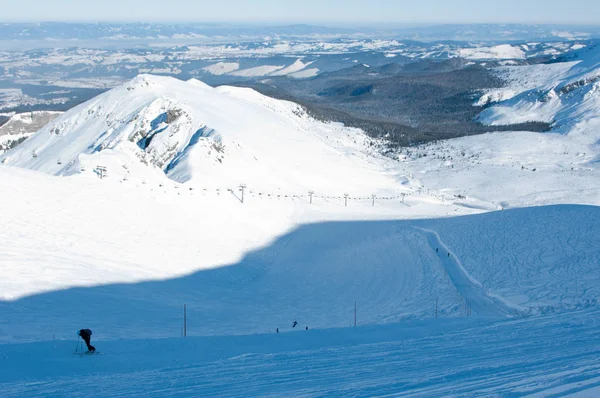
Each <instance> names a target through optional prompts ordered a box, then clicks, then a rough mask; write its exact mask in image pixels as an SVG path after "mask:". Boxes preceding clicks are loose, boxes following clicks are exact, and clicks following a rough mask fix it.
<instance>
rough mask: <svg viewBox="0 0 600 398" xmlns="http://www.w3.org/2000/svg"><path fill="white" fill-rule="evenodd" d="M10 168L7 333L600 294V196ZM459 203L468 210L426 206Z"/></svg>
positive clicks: (548, 304)
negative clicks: (207, 185) (560, 199)
mask: <svg viewBox="0 0 600 398" xmlns="http://www.w3.org/2000/svg"><path fill="white" fill-rule="evenodd" d="M0 173H2V178H0V187H2V188H1V191H2V192H3V194H2V197H3V199H4V200H7V203H12V206H11V207H10V208H8V207H7V208H3V209H2V210H0V217H1V218H2V219H3V220H8V221H7V223H6V224H5V227H4V228H3V229H2V230H0V237H1V239H0V249H1V250H2V252H3V253H5V255H4V257H3V267H2V268H1V269H0V281H1V282H0V291H2V292H3V300H4V301H2V302H1V303H0V311H1V313H2V315H3V319H5V322H4V323H2V324H0V336H1V337H0V338H1V341H2V342H18V341H36V340H40V339H41V340H47V339H50V338H51V337H52V336H53V337H56V338H60V339H63V338H66V339H69V338H70V337H71V334H72V330H76V329H77V328H78V327H79V326H78V325H80V324H84V325H87V326H86V327H90V328H91V329H92V330H95V331H97V333H98V334H99V336H101V337H100V338H102V339H116V338H128V337H130V336H131V333H132V332H133V331H135V333H136V334H137V335H139V336H140V337H142V336H143V337H146V338H166V337H177V336H180V335H181V309H182V307H183V304H186V305H187V308H188V319H189V321H188V333H189V335H196V336H198V335H234V334H247V333H264V332H267V331H272V330H274V329H275V328H277V327H280V328H283V327H285V326H286V325H289V324H290V323H291V322H292V321H294V320H297V321H298V322H300V323H301V325H302V326H309V327H311V328H323V329H325V328H331V327H345V326H350V324H351V323H352V319H353V315H352V314H353V310H354V302H355V301H356V302H357V303H358V306H359V308H360V314H361V315H360V318H359V322H360V324H363V325H364V324H388V323H395V322H401V321H404V320H406V319H423V318H425V319H427V318H432V317H434V316H435V307H436V300H437V302H438V316H440V317H461V316H465V315H466V314H471V315H473V316H477V317H479V318H482V319H485V318H488V319H506V318H511V317H518V316H521V315H526V314H531V313H540V312H541V313H545V312H548V308H555V309H556V310H559V309H563V308H565V309H568V308H580V307H589V306H594V305H596V302H597V301H596V300H597V297H598V294H600V291H598V286H599V285H598V284H597V281H598V279H599V277H600V275H599V274H598V272H600V271H599V270H598V269H597V267H596V266H595V265H596V264H597V263H598V256H599V252H598V249H597V248H598V247H600V245H599V243H600V234H598V233H597V232H596V231H595V225H597V224H598V221H599V220H600V218H599V217H600V212H599V211H598V208H597V207H592V206H557V207H546V206H545V207H536V208H526V209H517V210H505V211H498V212H492V213H484V214H476V213H477V212H473V210H471V209H468V208H465V207H459V206H456V205H455V204H443V203H440V202H438V203H436V202H431V201H430V199H429V198H428V197H426V196H425V197H419V196H415V197H410V198H409V199H407V200H406V203H404V204H402V203H401V202H400V201H395V202H394V201H392V202H391V203H387V204H386V203H385V202H383V201H382V202H381V203H380V204H378V206H371V203H370V201H366V203H365V202H359V201H355V202H351V203H350V206H349V207H345V206H344V205H343V203H342V202H341V201H339V200H333V201H322V202H321V203H313V204H310V203H308V200H307V199H299V198H295V199H291V198H290V199H287V200H284V199H265V198H261V197H259V196H257V195H254V196H248V197H247V198H246V201H245V202H244V204H242V203H241V202H240V201H239V200H238V198H237V197H235V196H234V195H232V194H231V193H226V194H223V195H217V194H214V193H213V194H202V193H195V192H194V191H189V190H187V191H186V190H183V189H182V188H177V187H175V186H163V187H159V186H154V187H150V186H148V184H141V183H140V184H139V185H138V184H136V183H135V182H129V181H128V182H119V181H111V180H110V179H109V178H107V179H104V180H100V179H97V178H95V177H90V176H87V175H81V176H73V177H69V178H66V179H65V178H60V177H51V176H45V175H41V174H38V173H34V172H30V171H21V170H18V169H13V168H2V169H0ZM23 198H25V199H24V200H23ZM19 200H20V201H19ZM452 209H455V210H458V209H461V212H462V213H463V214H464V215H463V216H461V217H453V218H435V219H431V218H426V219H423V217H431V215H432V214H435V213H436V212H437V213H438V214H439V216H441V215H443V214H445V212H447V211H448V210H452ZM453 213H454V214H456V213H458V212H453ZM265 214H268V215H269V217H265ZM439 216H438V217H439ZM490 225H493V226H494V228H488V227H487V226H490ZM8 226H10V227H8ZM532 237H535V239H534V238H532ZM492 248H493V249H492ZM517 248H518V249H517ZM40 330H43V331H44V335H40Z"/></svg>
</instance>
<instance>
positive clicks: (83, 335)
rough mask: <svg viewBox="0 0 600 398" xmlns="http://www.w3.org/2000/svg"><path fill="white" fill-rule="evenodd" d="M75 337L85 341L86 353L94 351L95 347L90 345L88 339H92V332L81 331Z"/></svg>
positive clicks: (87, 330)
mask: <svg viewBox="0 0 600 398" xmlns="http://www.w3.org/2000/svg"><path fill="white" fill-rule="evenodd" d="M77 336H79V337H81V338H82V339H83V341H85V345H86V346H87V348H88V352H94V351H96V347H94V346H93V345H91V344H90V339H91V338H92V331H91V330H90V329H81V330H80V331H78V332H77Z"/></svg>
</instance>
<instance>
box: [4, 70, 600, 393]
mask: <svg viewBox="0 0 600 398" xmlns="http://www.w3.org/2000/svg"><path fill="white" fill-rule="evenodd" d="M533 143H534V144H535V145H533ZM374 145H376V143H372V142H371V141H370V140H369V139H368V138H367V137H366V136H365V135H364V134H363V133H361V132H360V131H358V130H355V129H347V128H344V127H343V126H340V125H336V124H323V123H319V122H316V121H314V120H312V119H310V118H308V117H307V116H306V115H305V114H303V113H302V112H301V110H300V109H299V108H297V107H296V106H294V105H293V104H290V103H287V102H281V101H275V100H272V99H268V98H266V97H263V96H261V95H259V94H257V93H255V92H253V91H251V90H242V89H234V88H229V87H221V88H219V89H213V88H210V87H208V86H205V85H203V84H202V83H201V82H198V81H190V82H180V81H176V80H175V79H170V78H155V77H151V76H141V77H138V78H136V79H134V80H133V81H132V82H130V83H127V84H126V85H124V86H122V87H119V88H117V89H115V90H112V91H110V92H108V93H105V94H103V95H101V96H99V97H98V98H96V99H94V100H92V101H90V102H88V103H85V104H82V105H80V106H78V107H76V108H74V109H73V110H71V111H69V112H67V113H65V114H64V115H62V116H60V117H59V118H58V119H56V120H55V121H54V122H52V123H51V124H49V125H48V126H46V127H45V128H43V129H42V130H40V131H39V132H38V133H37V134H36V135H34V136H33V137H32V138H30V139H28V140H27V141H25V142H24V143H23V144H21V145H20V146H19V147H17V148H16V149H14V150H12V151H10V152H8V153H6V154H4V155H3V156H2V157H1V158H0V159H1V160H2V161H3V163H4V165H0V198H2V206H0V219H1V220H2V223H1V224H0V253H2V256H1V257H0V261H1V264H0V265H1V266H0V367H1V371H0V395H2V396H26V397H32V396H82V395H91V396H427V397H430V396H478V395H479V396H490V395H492V396H497V395H509V396H553V395H555V396H562V395H569V394H574V395H577V396H595V395H597V394H598V393H600V392H599V391H598V389H599V388H600V365H598V357H597V353H598V349H599V348H600V346H599V343H598V341H600V340H599V339H598V337H600V336H599V333H600V331H599V330H600V329H599V328H598V315H599V311H600V307H599V306H598V297H599V295H600V283H598V282H599V281H600V268H598V264H599V263H600V232H599V231H598V228H597V226H598V225H599V223H600V208H599V207H597V205H598V204H599V202H600V189H599V188H598V184H597V181H598V175H597V170H596V167H595V164H596V162H595V160H596V159H597V156H598V151H597V148H596V146H595V145H594V144H593V143H589V142H588V141H587V140H580V139H578V138H577V136H576V135H575V136H571V135H569V134H566V135H561V134H533V133H519V132H514V133H499V134H486V135H482V136H477V137H465V138H461V139H456V140H449V141H445V142H441V143H436V144H431V145H424V146H420V147H415V148H411V149H410V151H407V152H404V153H402V154H400V156H399V160H400V161H396V160H392V159H389V158H383V157H381V156H380V155H378V154H377V152H376V151H375V150H374V149H373V146H374ZM34 154H35V156H34ZM424 155H426V156H424ZM97 165H105V166H106V167H107V169H108V173H107V175H106V176H105V177H104V178H102V179H100V178H98V176H97V174H98V173H99V172H98V170H97V169H96V166H97ZM14 166H18V167H14ZM27 169H29V170H27ZM240 183H246V184H247V186H246V189H245V190H244V199H243V202H242V197H241V195H242V193H241V191H240V189H239V184H240ZM309 190H314V191H315V193H314V195H313V198H312V203H311V199H310V197H309V195H308V191H309ZM344 193H348V194H349V195H348V201H347V204H346V199H345V198H344ZM371 194H375V198H373V197H372V196H371ZM355 303H356V309H357V311H356V323H357V327H356V328H355V327H353V324H354V321H355ZM184 304H185V305H186V309H187V330H186V333H187V337H186V338H182V333H183V306H184ZM294 321H298V325H297V326H296V327H294V328H292V323H293V322H294ZM307 327H308V330H307V329H306V328H307ZM80 328H90V329H92V330H93V332H94V334H93V336H92V343H93V344H94V345H95V346H96V347H97V348H98V350H99V351H100V352H101V354H99V355H95V356H88V355H74V354H73V351H74V350H75V346H76V344H77V340H76V336H75V332H76V331H77V330H79V329H80ZM277 329H279V333H276V330H277Z"/></svg>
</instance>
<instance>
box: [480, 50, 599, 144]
mask: <svg viewBox="0 0 600 398" xmlns="http://www.w3.org/2000/svg"><path fill="white" fill-rule="evenodd" d="M562 61H564V62H558V63H552V64H548V65H531V66H509V67H502V68H497V69H496V72H497V73H498V74H499V75H500V76H502V77H503V78H504V79H505V80H506V81H508V86H507V87H505V88H502V89H496V90H491V91H490V92H488V93H486V94H485V95H484V96H483V97H482V98H481V99H480V100H479V104H485V103H488V104H493V106H491V107H489V108H488V109H486V110H485V111H483V112H482V113H481V115H480V116H479V120H480V121H481V122H483V123H486V124H489V125H507V124H514V123H524V122H529V121H540V122H548V123H553V124H554V126H553V129H554V130H555V131H558V132H560V133H563V134H570V135H571V136H573V137H574V138H577V139H579V140H580V141H581V142H584V143H588V144H593V143H595V142H596V141H597V140H598V139H600V133H599V131H600V130H599V129H598V127H600V47H599V46H597V45H596V46H592V47H590V48H585V49H583V50H580V51H577V52H575V53H574V54H572V55H570V56H569V57H568V58H566V59H562Z"/></svg>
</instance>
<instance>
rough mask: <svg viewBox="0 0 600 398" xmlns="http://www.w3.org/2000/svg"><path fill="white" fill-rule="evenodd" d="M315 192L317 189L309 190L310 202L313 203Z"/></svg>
mask: <svg viewBox="0 0 600 398" xmlns="http://www.w3.org/2000/svg"><path fill="white" fill-rule="evenodd" d="M314 194H315V191H308V196H309V197H310V204H312V197H313V195H314Z"/></svg>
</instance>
